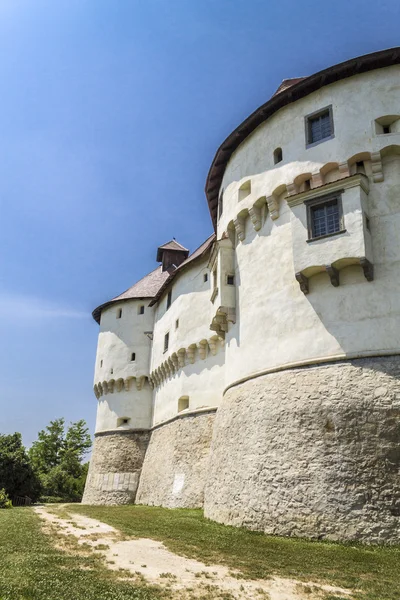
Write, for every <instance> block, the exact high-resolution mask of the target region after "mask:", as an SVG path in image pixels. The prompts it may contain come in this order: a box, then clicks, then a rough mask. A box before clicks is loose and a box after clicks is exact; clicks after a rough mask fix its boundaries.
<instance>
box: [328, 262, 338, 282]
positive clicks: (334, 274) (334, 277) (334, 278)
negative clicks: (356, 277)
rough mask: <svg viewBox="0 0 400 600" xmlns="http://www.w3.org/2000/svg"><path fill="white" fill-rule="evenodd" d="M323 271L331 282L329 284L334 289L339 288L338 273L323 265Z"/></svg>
mask: <svg viewBox="0 0 400 600" xmlns="http://www.w3.org/2000/svg"><path fill="white" fill-rule="evenodd" d="M325 271H326V272H327V273H328V275H329V279H330V280H331V284H332V285H333V286H334V287H338V286H339V271H338V270H337V269H335V267H333V266H332V265H325Z"/></svg>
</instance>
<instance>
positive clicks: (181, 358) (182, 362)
mask: <svg viewBox="0 0 400 600" xmlns="http://www.w3.org/2000/svg"><path fill="white" fill-rule="evenodd" d="M185 357H186V349H185V348H181V349H180V350H178V362H179V366H180V367H181V368H182V367H184V366H185Z"/></svg>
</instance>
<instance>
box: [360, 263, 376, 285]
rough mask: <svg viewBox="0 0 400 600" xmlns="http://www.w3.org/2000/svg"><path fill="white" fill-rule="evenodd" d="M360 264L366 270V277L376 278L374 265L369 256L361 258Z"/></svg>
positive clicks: (369, 279) (368, 279)
mask: <svg viewBox="0 0 400 600" xmlns="http://www.w3.org/2000/svg"><path fill="white" fill-rule="evenodd" d="M360 265H361V268H362V270H363V271H364V277H365V279H366V280H367V281H373V280H374V265H373V264H372V263H371V262H370V261H369V260H368V258H360Z"/></svg>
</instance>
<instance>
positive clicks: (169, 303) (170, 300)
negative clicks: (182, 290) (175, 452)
mask: <svg viewBox="0 0 400 600" xmlns="http://www.w3.org/2000/svg"><path fill="white" fill-rule="evenodd" d="M171 304H172V290H169V292H168V296H167V310H168V309H169V307H170V306H171Z"/></svg>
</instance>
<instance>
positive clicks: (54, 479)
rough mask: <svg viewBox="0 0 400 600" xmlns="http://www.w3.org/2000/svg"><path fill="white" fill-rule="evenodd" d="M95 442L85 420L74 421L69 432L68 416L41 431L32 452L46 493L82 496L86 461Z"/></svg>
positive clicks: (33, 460) (66, 496)
mask: <svg viewBox="0 0 400 600" xmlns="http://www.w3.org/2000/svg"><path fill="white" fill-rule="evenodd" d="M91 445H92V442H91V439H90V435H89V430H88V428H87V426H86V423H85V421H84V420H82V419H81V420H80V421H77V422H76V423H71V424H70V426H69V427H68V429H67V431H66V432H65V421H64V419H56V420H54V421H50V424H49V425H48V426H47V427H46V429H44V430H42V431H40V432H39V434H38V440H37V441H36V442H34V443H33V444H32V448H31V449H30V452H29V453H30V457H31V460H32V463H33V465H34V467H35V470H36V472H37V473H38V475H39V478H40V481H41V483H42V487H43V494H44V495H45V496H53V497H57V498H62V499H63V500H68V501H77V500H80V499H81V497H82V494H83V490H84V487H85V481H86V475H87V466H86V465H83V464H82V460H83V458H84V456H85V454H86V453H87V452H88V451H89V450H90V448H91Z"/></svg>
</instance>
